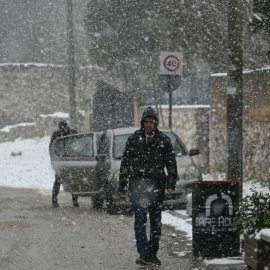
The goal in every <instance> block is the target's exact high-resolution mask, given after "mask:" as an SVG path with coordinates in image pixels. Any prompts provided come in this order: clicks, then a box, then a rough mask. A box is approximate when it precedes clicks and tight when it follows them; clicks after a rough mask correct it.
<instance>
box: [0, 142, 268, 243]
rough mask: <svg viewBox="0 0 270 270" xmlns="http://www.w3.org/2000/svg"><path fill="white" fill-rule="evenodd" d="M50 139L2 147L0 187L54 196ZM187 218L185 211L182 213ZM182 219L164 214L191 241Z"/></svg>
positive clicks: (247, 188)
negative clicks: (30, 189)
mask: <svg viewBox="0 0 270 270" xmlns="http://www.w3.org/2000/svg"><path fill="white" fill-rule="evenodd" d="M49 140H50V138H49V137H44V138H36V139H17V140H16V141H14V142H6V143H0V153H1V156H0V186H8V187H16V188H36V189H40V190H41V191H43V192H44V191H45V192H48V191H49V192H51V189H52V185H53V182H54V171H53V169H52V167H51V162H50V157H49V149H48V146H49ZM224 177H225V175H224V174H216V175H205V176H204V179H205V180H210V179H217V180H222V179H224ZM251 187H255V188H256V189H258V190H261V191H266V190H268V189H266V188H263V187H261V186H260V185H259V184H257V183H255V182H254V181H250V182H247V183H245V184H244V187H243V190H244V194H250V193H251V191H250V188H251ZM179 213H180V214H181V215H182V216H185V211H183V212H179ZM186 218H187V217H185V218H183V219H182V218H179V217H176V216H173V215H171V214H170V213H168V212H163V213H162V222H163V224H166V225H170V226H173V227H175V229H176V230H181V231H183V232H185V233H186V234H187V237H188V238H189V239H192V226H191V224H190V220H189V219H186Z"/></svg>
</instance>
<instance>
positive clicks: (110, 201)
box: [107, 195, 119, 215]
mask: <svg viewBox="0 0 270 270" xmlns="http://www.w3.org/2000/svg"><path fill="white" fill-rule="evenodd" d="M107 210H108V212H109V213H110V214H112V215H115V214H117V213H118V212H119V207H118V206H117V205H116V203H115V200H114V198H113V195H110V197H109V198H107Z"/></svg>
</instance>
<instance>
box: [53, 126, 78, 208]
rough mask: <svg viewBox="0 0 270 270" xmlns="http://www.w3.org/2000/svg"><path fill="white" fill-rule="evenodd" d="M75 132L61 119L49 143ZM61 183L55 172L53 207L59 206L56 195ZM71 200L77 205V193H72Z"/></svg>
mask: <svg viewBox="0 0 270 270" xmlns="http://www.w3.org/2000/svg"><path fill="white" fill-rule="evenodd" d="M77 133H78V132H77V131H76V130H75V129H71V128H70V126H69V125H68V123H67V122H66V121H61V122H60V123H59V129H58V130H56V131H54V132H53V134H52V137H51V141H50V145H51V143H52V142H53V141H54V140H56V139H57V138H60V137H63V136H67V135H70V134H77ZM50 145H49V148H50ZM61 184H62V180H61V178H60V176H59V175H57V174H55V181H54V184H53V190H52V205H53V207H59V204H58V198H57V197H58V194H59V191H60V186H61ZM72 202H73V206H74V207H79V203H78V196H77V195H73V194H72Z"/></svg>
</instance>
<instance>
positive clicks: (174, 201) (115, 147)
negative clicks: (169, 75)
mask: <svg viewBox="0 0 270 270" xmlns="http://www.w3.org/2000/svg"><path fill="white" fill-rule="evenodd" d="M135 130H136V128H119V129H111V130H106V131H104V132H103V134H102V135H101V137H100V139H99V141H98V145H97V170H96V176H97V178H98V181H100V182H102V183H103V182H107V188H106V191H105V200H106V202H107V207H108V209H109V210H110V211H111V212H117V211H119V209H121V208H129V206H130V202H129V198H128V196H126V197H119V196H117V193H116V190H117V187H118V182H119V170H120V164H121V158H122V155H123V152H124V149H125V145H126V141H127V139H128V137H129V136H130V135H131V134H133V133H134V132H135ZM161 131H163V132H164V133H165V134H166V135H167V136H169V137H170V139H171V142H172V145H173V148H174V151H175V154H176V161H177V169H178V174H179V175H178V180H177V182H176V189H175V191H174V192H172V193H168V194H166V195H165V200H164V206H165V207H166V208H181V207H183V206H185V205H186V202H187V194H188V193H190V192H191V186H192V183H194V182H195V181H200V180H202V176H201V173H200V170H199V168H198V166H197V165H196V163H195V162H194V160H193V159H192V157H191V156H193V155H197V154H199V150H197V149H192V150H190V151H188V150H187V148H186V147H185V145H184V143H183V142H182V140H181V139H180V138H179V137H178V136H177V135H176V134H175V133H174V132H173V131H171V130H161Z"/></svg>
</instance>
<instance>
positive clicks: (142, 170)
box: [118, 107, 178, 265]
mask: <svg viewBox="0 0 270 270" xmlns="http://www.w3.org/2000/svg"><path fill="white" fill-rule="evenodd" d="M157 126H158V118H157V115H156V113H155V111H154V110H153V109H152V108H151V107H148V108H146V109H145V111H144V112H143V115H142V119H141V128H140V130H137V131H135V133H134V134H133V135H131V136H130V137H129V138H128V140H127V143H126V146H125V150H124V154H123V158H122V161H121V166H120V176H119V187H118V192H120V193H125V192H126V189H127V185H128V184H129V191H130V198H131V203H132V210H133V212H134V217H135V222H134V230H135V238H136V245H137V251H138V253H139V255H140V256H139V258H138V259H137V260H136V263H137V264H140V265H161V261H160V260H159V259H158V257H157V252H158V249H159V241H160V237H161V210H162V203H163V200H164V194H165V191H166V192H171V191H173V190H174V189H175V184H176V180H177V175H178V173H177V165H176V159H175V153H174V150H173V146H172V144H171V141H170V138H169V137H168V136H167V135H165V134H164V133H162V132H161V131H159V130H158V128H157ZM165 167H166V169H167V173H168V176H167V177H166V175H165V171H164V169H165ZM147 212H148V213H149V219H150V237H149V240H148V238H147V234H146V222H147Z"/></svg>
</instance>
